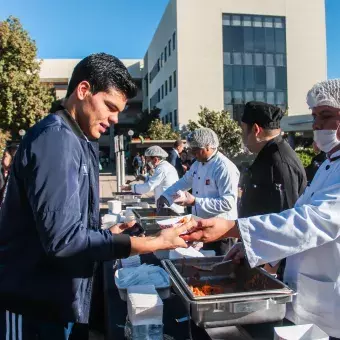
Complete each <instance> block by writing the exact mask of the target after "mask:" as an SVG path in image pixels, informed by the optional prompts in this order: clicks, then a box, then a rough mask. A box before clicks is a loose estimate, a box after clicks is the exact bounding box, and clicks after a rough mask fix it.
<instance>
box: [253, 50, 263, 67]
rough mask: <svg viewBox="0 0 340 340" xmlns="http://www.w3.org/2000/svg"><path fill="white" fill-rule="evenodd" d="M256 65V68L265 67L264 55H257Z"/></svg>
mask: <svg viewBox="0 0 340 340" xmlns="http://www.w3.org/2000/svg"><path fill="white" fill-rule="evenodd" d="M255 65H256V66H263V65H264V62H263V54H262V53H255Z"/></svg>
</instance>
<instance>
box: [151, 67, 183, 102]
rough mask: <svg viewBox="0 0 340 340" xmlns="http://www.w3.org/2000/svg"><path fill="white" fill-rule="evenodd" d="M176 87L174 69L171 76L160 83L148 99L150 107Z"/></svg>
mask: <svg viewBox="0 0 340 340" xmlns="http://www.w3.org/2000/svg"><path fill="white" fill-rule="evenodd" d="M176 87H177V72H176V71H174V72H173V73H172V74H171V76H169V78H168V79H167V80H166V81H165V82H164V84H162V86H161V87H160V88H159V89H158V90H157V92H156V93H155V94H154V95H153V96H152V97H151V99H150V107H151V108H153V107H154V106H156V105H157V104H158V103H159V102H160V101H161V100H162V99H164V97H166V96H167V95H168V93H170V92H172V90H173V89H175V88H176Z"/></svg>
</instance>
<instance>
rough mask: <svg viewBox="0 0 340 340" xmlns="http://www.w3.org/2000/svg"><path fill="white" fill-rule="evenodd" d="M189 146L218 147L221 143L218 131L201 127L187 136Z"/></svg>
mask: <svg viewBox="0 0 340 340" xmlns="http://www.w3.org/2000/svg"><path fill="white" fill-rule="evenodd" d="M187 142H188V146H189V147H190V148H206V147H210V148H212V149H217V148H218V146H219V145H220V143H219V141H218V137H217V135H216V133H215V132H214V131H213V130H211V129H208V128H201V129H197V130H195V131H193V132H191V133H190V134H189V135H188V136H187Z"/></svg>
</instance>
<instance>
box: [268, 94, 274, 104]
mask: <svg viewBox="0 0 340 340" xmlns="http://www.w3.org/2000/svg"><path fill="white" fill-rule="evenodd" d="M267 103H268V104H272V105H274V104H275V94H274V92H267Z"/></svg>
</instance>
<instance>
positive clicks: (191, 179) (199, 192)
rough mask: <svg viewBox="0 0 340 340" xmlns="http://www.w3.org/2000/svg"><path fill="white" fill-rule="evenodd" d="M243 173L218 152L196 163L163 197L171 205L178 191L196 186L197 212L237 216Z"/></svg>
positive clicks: (195, 208) (200, 215)
mask: <svg viewBox="0 0 340 340" xmlns="http://www.w3.org/2000/svg"><path fill="white" fill-rule="evenodd" d="M239 178H240V173H239V171H238V169H237V167H236V166H235V164H234V163H232V162H231V161H230V160H229V159H228V158H227V157H226V156H224V155H223V154H221V153H220V152H217V153H216V154H215V155H214V156H213V157H211V158H210V159H209V160H208V161H207V162H205V163H201V162H197V161H196V162H195V163H194V164H193V165H192V166H191V168H190V170H189V171H188V172H186V174H185V175H184V176H183V177H182V178H181V179H180V180H179V181H178V182H177V183H176V184H174V185H173V186H171V187H170V188H169V189H167V190H166V191H165V192H164V193H163V196H164V197H165V198H166V199H167V200H168V202H169V203H170V204H172V203H173V201H174V200H173V197H172V196H173V195H175V194H176V192H177V191H178V190H184V191H185V190H189V189H192V194H193V195H194V196H195V198H196V200H195V206H194V207H193V214H194V215H196V216H198V217H202V218H209V217H214V216H217V215H220V216H222V217H224V218H228V219H236V218H237V192H238V181H239Z"/></svg>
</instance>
